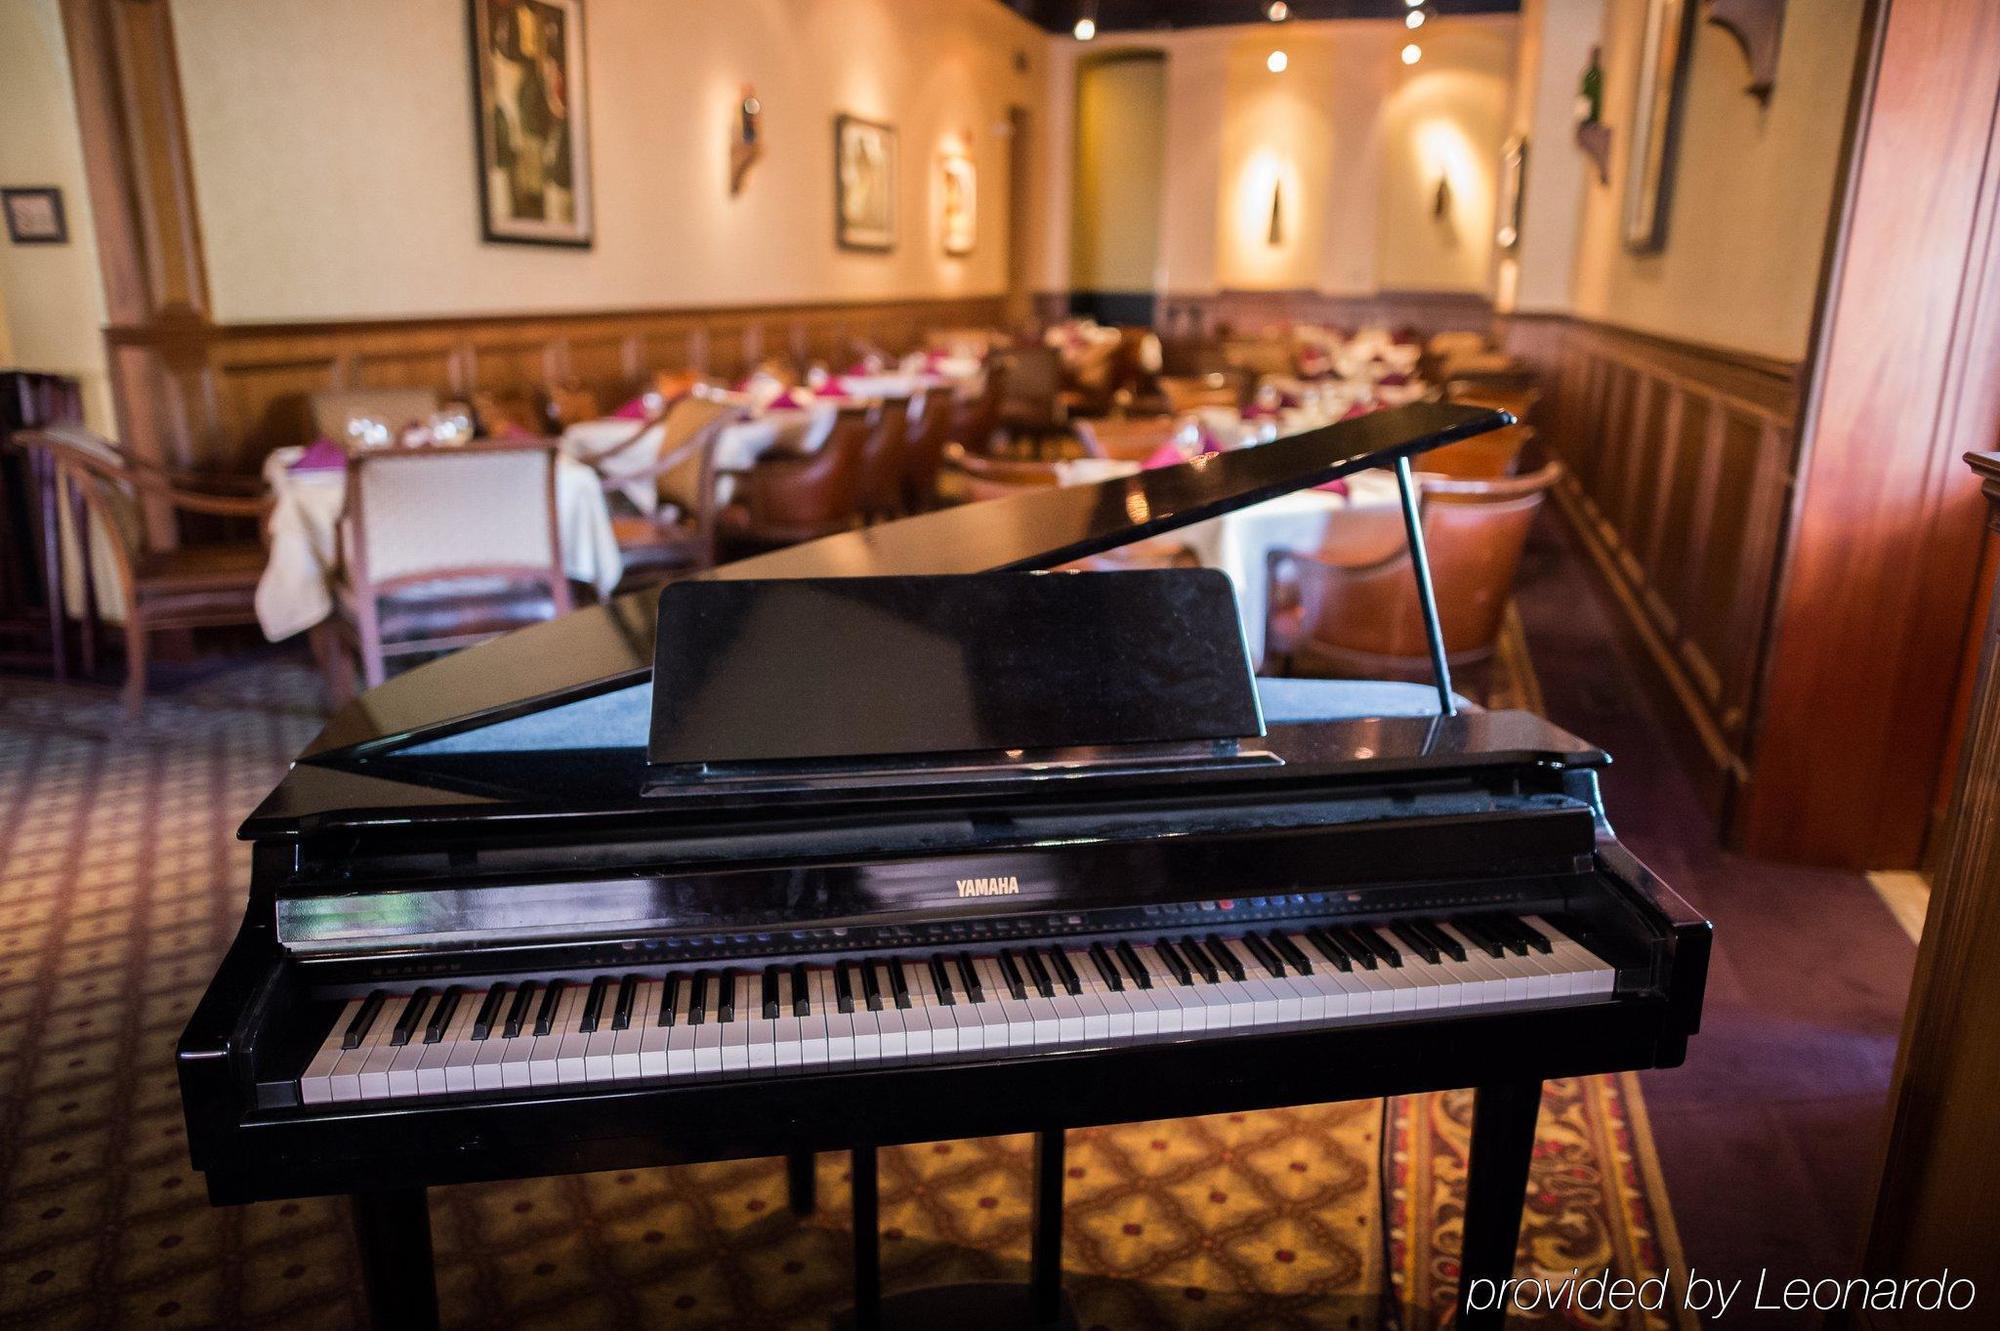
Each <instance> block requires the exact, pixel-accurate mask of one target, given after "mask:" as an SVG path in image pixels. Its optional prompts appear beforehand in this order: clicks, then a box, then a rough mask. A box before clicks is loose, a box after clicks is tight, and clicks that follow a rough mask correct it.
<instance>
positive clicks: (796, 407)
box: [764, 388, 806, 411]
mask: <svg viewBox="0 0 2000 1331" xmlns="http://www.w3.org/2000/svg"><path fill="white" fill-rule="evenodd" d="M805 406H806V403H805V402H804V400H802V399H801V398H800V397H799V395H798V394H796V393H794V392H792V390H791V389H789V388H788V389H786V390H785V391H784V392H782V393H780V394H778V395H777V396H776V397H774V398H772V399H771V400H770V401H769V402H766V403H765V404H764V410H766V411H803V410H804V409H805Z"/></svg>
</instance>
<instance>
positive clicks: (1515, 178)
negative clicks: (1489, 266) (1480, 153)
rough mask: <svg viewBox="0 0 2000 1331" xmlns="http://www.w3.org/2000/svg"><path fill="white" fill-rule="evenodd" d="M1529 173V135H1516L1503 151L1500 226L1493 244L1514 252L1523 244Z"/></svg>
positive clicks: (1501, 158) (1501, 152) (1496, 230)
mask: <svg viewBox="0 0 2000 1331" xmlns="http://www.w3.org/2000/svg"><path fill="white" fill-rule="evenodd" d="M1527 174H1528V136H1527V135H1525V134H1516V135H1515V136H1514V137H1513V138H1511V139H1509V140H1507V144H1506V146H1505V147H1504V148H1502V149H1501V150H1500V207H1499V210H1498V211H1499V218H1500V221H1499V224H1498V225H1497V226H1496V227H1495V228H1494V230H1493V243H1494V244H1495V245H1498V246H1499V247H1500V248H1501V249H1503V250H1512V249H1513V248H1515V247H1516V246H1517V245H1519V244H1520V243H1521V186H1522V183H1523V181H1525V180H1526V178H1527Z"/></svg>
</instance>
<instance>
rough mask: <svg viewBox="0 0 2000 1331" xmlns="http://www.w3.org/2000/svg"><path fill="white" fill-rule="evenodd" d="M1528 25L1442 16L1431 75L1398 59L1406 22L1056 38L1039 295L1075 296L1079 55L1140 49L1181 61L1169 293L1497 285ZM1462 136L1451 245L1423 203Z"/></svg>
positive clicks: (1426, 66) (1167, 224) (1176, 80)
mask: <svg viewBox="0 0 2000 1331" xmlns="http://www.w3.org/2000/svg"><path fill="white" fill-rule="evenodd" d="M1516 26H1517V25H1516V22H1515V20H1514V19H1513V18H1512V17H1484V18H1452V19H1444V20H1438V21H1434V22H1432V23H1431V24H1429V25H1427V26H1426V28H1425V30H1424V34H1423V42H1424V46H1425V57H1424V61H1423V65H1422V67H1421V68H1420V69H1419V70H1418V71H1408V70H1406V69H1405V68H1404V66H1403V65H1402V63H1401V61H1400V59H1399V58H1398V53H1399V52H1400V51H1401V49H1402V47H1403V45H1404V43H1405V42H1406V41H1407V40H1408V39H1409V38H1408V34H1407V32H1406V30H1405V29H1404V27H1403V25H1402V24H1401V23H1400V22H1378V21H1373V20H1340V21H1334V22H1318V23H1303V22H1292V23H1287V24H1285V25H1283V26H1282V27H1276V26H1273V25H1270V24H1244V25H1240V26H1234V27H1226V28H1205V29H1196V30H1192V31H1187V32H1169V33H1139V34H1116V35H1107V36H1105V37H1102V38H1100V39H1098V40H1097V41H1096V42H1093V43H1090V44H1088V45H1087V46H1086V45H1084V44H1080V43H1077V42H1074V41H1069V40H1066V39H1061V38H1058V39H1056V40H1055V41H1054V42H1053V43H1052V44H1051V48H1050V51H1049V55H1048V66H1047V71H1048V72H1047V76H1046V84H1045V92H1044V96H1045V99H1046V105H1047V106H1048V108H1049V109H1048V116H1047V121H1048V124H1049V127H1050V132H1051V135H1052V137H1053V138H1054V140H1055V141H1056V143H1057V146H1056V148H1055V150H1054V151H1052V152H1051V153H1050V155H1049V157H1048V158H1047V159H1046V160H1045V161H1044V162H1043V164H1042V170H1043V172H1044V179H1045V181H1046V183H1047V187H1046V190H1045V192H1046V193H1047V195H1048V197H1049V201H1050V215H1048V216H1046V217H1045V218H1044V220H1043V225H1042V228H1041V232H1042V235H1043V236H1044V238H1045V240H1044V244H1043V246H1042V250H1041V256H1040V263H1039V265H1038V267H1037V269H1036V283H1037V285H1038V287H1040V288H1041V289H1044V290H1061V289H1064V288H1066V287H1068V286H1070V285H1072V277H1073V274H1072V273H1071V272H1070V269H1069V265H1068V263H1067V261H1066V257H1065V254H1064V252H1063V251H1064V249H1065V246H1066V242H1067V239H1068V237H1069V235H1070V231H1071V220H1070V217H1069V207H1068V205H1069V200H1070V195H1071V192H1072V178H1071V176H1070V174H1069V170H1070V163H1071V162H1072V161H1073V160H1074V149H1073V146H1071V145H1073V141H1074V140H1073V135H1074V132H1075V131H1074V117H1075V109H1076V73H1075V71H1076V66H1077V62H1078V61H1079V60H1083V59H1089V58H1092V57H1096V56H1101V55H1103V54H1104V53H1106V52H1108V51H1115V50H1120V49H1140V50H1147V51H1159V52H1163V53H1164V54H1165V56H1166V61H1167V108H1166V166H1165V172H1164V175H1163V178H1162V186H1161V200H1162V209H1163V213H1162V217H1161V221H1160V262H1159V281H1158V284H1157V289H1158V290H1160V291H1162V292H1167V293H1171V294H1175V295H1187V294H1198V293H1204V292H1212V291H1215V290H1218V289H1223V288H1229V289H1251V290H1257V289H1263V290H1284V289H1305V290H1313V291H1321V292H1327V293H1330V294H1339V295H1367V294H1372V293H1374V292H1376V291H1379V290H1385V289H1393V288H1402V289H1424V290H1471V291H1484V290H1487V289H1488V283H1489V276H1490V268H1491V257H1492V240H1491V233H1492V207H1493V204H1492V199H1493V182H1494V178H1495V173H1496V171H1497V163H1498V157H1499V145H1500V143H1501V141H1502V140H1503V139H1504V138H1505V134H1506V115H1507V105H1508V88H1509V87H1510V85H1511V81H1512V77H1513V64H1514V55H1513V43H1514V32H1515V28H1516ZM1279 46H1282V47H1283V48H1284V50H1285V52H1286V55H1287V56H1288V58H1289V61H1288V64H1287V67H1286V69H1285V71H1284V72H1283V73H1281V74H1273V73H1271V72H1270V71H1269V70H1268V69H1267V68H1266V66H1265V60H1266V57H1268V56H1269V54H1270V52H1271V50H1272V49H1273V48H1274V47H1279ZM1441 125H1442V126H1444V127H1446V128H1447V129H1449V131H1450V133H1449V134H1448V135H1441V134H1440V132H1439V127H1440V126H1441ZM1420 131H1421V132H1423V133H1424V134H1425V135H1426V137H1424V138H1423V139H1422V140H1421V141H1419V140H1418V138H1417V137H1416V136H1417V135H1418V134H1419V132H1420ZM1446 139H1448V140H1449V142H1451V143H1452V144H1455V145H1456V144H1462V145H1465V147H1464V150H1463V151H1455V152H1453V153H1452V154H1451V155H1450V157H1449V162H1448V165H1449V166H1450V168H1451V169H1452V170H1453V171H1454V173H1455V174H1456V176H1457V182H1456V184H1455V186H1454V189H1455V191H1456V193H1457V200H1456V206H1455V208H1454V211H1453V229H1452V231H1451V232H1450V234H1446V233H1445V231H1444V229H1443V228H1440V227H1435V226H1431V225H1428V224H1429V213H1428V204H1429V198H1430V195H1429V194H1428V193H1424V192H1423V190H1424V189H1425V180H1424V174H1425V170H1426V169H1427V166H1428V164H1429V163H1430V161H1431V160H1432V156H1433V155H1434V154H1435V152H1436V151H1437V149H1438V145H1439V143H1440V142H1443V141H1445V140H1446ZM1279 179H1283V180H1284V181H1285V182H1286V183H1285V189H1284V195H1285V204H1284V236H1283V240H1282V242H1281V243H1280V244H1279V245H1276V246H1273V245H1271V244H1269V241H1268V237H1269V232H1270V210H1271V189H1272V184H1273V182H1274V181H1276V180H1279ZM1429 186H1430V188H1433V189H1434V187H1435V177H1434V175H1433V176H1432V177H1431V178H1430V182H1429ZM1405 195H1407V196H1408V197H1403V196H1405ZM1481 209H1483V210H1484V211H1483V213H1482V212H1481V211H1480V210H1481ZM1419 214H1420V215H1421V217H1422V218H1423V220H1424V222H1425V223H1426V226H1424V227H1423V228H1420V229H1417V230H1415V231H1413V230H1412V228H1411V227H1409V226H1407V225H1404V224H1403V223H1402V222H1398V223H1396V224H1395V225H1394V226H1392V225H1391V223H1390V221H1389V218H1390V217H1391V216H1392V215H1393V216H1396V217H1399V218H1402V217H1407V216H1409V215H1419Z"/></svg>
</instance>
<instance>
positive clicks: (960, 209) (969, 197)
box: [941, 148, 979, 258]
mask: <svg viewBox="0 0 2000 1331" xmlns="http://www.w3.org/2000/svg"><path fill="white" fill-rule="evenodd" d="M941 170H942V171H943V185H944V252H945V253H946V254H949V255H951V256H952V257H954V258H963V257H964V256H965V255H968V254H970V253H972V247H973V245H974V244H975V243H976V242H977V241H978V239H979V171H978V168H976V167H974V166H973V164H972V158H971V156H970V155H968V154H967V153H966V151H965V150H964V149H963V148H949V149H946V150H945V154H944V158H943V161H942V163H941Z"/></svg>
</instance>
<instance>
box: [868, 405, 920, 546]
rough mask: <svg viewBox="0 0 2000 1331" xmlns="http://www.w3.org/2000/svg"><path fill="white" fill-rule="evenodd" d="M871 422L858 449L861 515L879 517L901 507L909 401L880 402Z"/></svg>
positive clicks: (908, 431) (908, 425)
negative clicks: (864, 440) (859, 454)
mask: <svg viewBox="0 0 2000 1331" xmlns="http://www.w3.org/2000/svg"><path fill="white" fill-rule="evenodd" d="M871 419H872V422H873V425H874V428H873V429H872V430H870V431H869V432H868V438H867V441H866V442H865V443H863V444H862V446H861V511H862V512H863V513H864V514H866V515H868V516H870V517H882V516H887V515H889V514H893V513H894V512H896V511H897V510H898V509H899V508H901V507H902V504H903V449H904V446H905V445H906V444H907V443H908V442H909V436H910V399H909V398H907V397H889V398H883V399H882V401H881V402H879V403H877V404H876V406H875V409H874V411H873V412H872V413H871Z"/></svg>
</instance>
